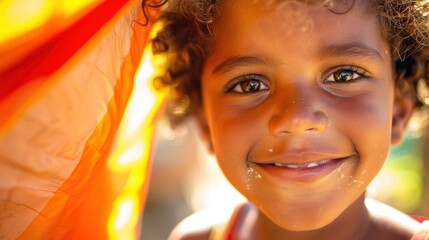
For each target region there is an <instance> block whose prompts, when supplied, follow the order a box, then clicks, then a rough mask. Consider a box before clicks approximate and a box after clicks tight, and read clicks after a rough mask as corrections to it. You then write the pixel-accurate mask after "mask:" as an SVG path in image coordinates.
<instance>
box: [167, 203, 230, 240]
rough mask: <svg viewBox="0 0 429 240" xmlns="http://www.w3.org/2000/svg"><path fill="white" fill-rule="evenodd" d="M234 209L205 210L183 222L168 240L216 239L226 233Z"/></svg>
mask: <svg viewBox="0 0 429 240" xmlns="http://www.w3.org/2000/svg"><path fill="white" fill-rule="evenodd" d="M233 212H234V209H217V208H212V209H204V210H202V211H199V212H196V213H194V214H192V215H190V216H189V217H187V218H185V219H184V220H182V221H181V222H180V223H179V224H178V225H177V226H176V227H175V228H174V229H173V231H172V232H171V233H170V236H169V238H168V240H207V239H216V238H214V236H215V235H216V236H218V235H219V234H221V235H222V233H219V232H222V231H226V228H227V225H228V223H229V221H230V219H231V216H232V214H233Z"/></svg>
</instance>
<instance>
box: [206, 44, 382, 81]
mask: <svg viewBox="0 0 429 240" xmlns="http://www.w3.org/2000/svg"><path fill="white" fill-rule="evenodd" d="M316 55H317V57H318V58H320V59H321V58H325V57H334V56H343V57H361V58H367V59H370V60H373V61H378V62H383V63H384V59H383V57H382V56H381V54H380V53H379V52H378V51H377V50H376V49H374V48H371V47H369V46H367V45H365V44H362V43H356V42H352V43H344V44H332V45H326V46H322V47H321V48H318V50H317V54H316ZM270 62H271V61H268V60H267V59H266V58H264V57H261V56H239V55H237V56H232V57H230V58H228V59H227V60H225V61H223V62H221V63H220V64H218V65H216V67H215V68H214V69H213V72H212V74H213V75H216V74H219V73H221V72H223V73H225V72H228V71H231V70H233V69H234V68H236V67H240V66H249V65H268V64H269V63H270Z"/></svg>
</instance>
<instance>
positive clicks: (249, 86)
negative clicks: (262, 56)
mask: <svg viewBox="0 0 429 240" xmlns="http://www.w3.org/2000/svg"><path fill="white" fill-rule="evenodd" d="M239 85H240V87H241V90H242V91H243V92H256V91H259V89H260V88H261V82H259V81H258V80H249V81H244V82H241V83H240V84H239Z"/></svg>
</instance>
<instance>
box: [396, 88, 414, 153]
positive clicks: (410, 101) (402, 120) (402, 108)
mask: <svg viewBox="0 0 429 240" xmlns="http://www.w3.org/2000/svg"><path fill="white" fill-rule="evenodd" d="M414 108H415V100H414V97H413V96H412V95H411V94H403V93H401V92H400V91H399V90H396V91H395V101H394V105H393V116H392V136H391V144H392V145H398V144H400V143H401V142H402V140H403V138H404V135H405V132H406V130H407V125H408V121H409V120H410V118H411V115H412V113H413V112H414Z"/></svg>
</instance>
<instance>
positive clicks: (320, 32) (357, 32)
mask: <svg viewBox="0 0 429 240" xmlns="http://www.w3.org/2000/svg"><path fill="white" fill-rule="evenodd" d="M333 2H334V4H337V6H340V5H341V4H344V5H341V6H345V5H347V4H350V3H352V4H353V5H352V6H349V7H348V9H346V12H343V13H341V14H339V13H336V12H335V11H337V10H339V8H337V9H335V8H334V10H335V11H333V10H332V9H331V8H329V7H328V6H329V5H326V4H325V3H326V1H323V0H320V1H316V3H315V1H311V2H309V1H293V0H267V1H262V0H225V1H224V2H223V3H222V4H221V6H220V13H221V15H220V18H219V19H218V21H217V23H216V25H215V27H214V31H213V33H214V40H215V41H214V46H213V47H214V48H216V45H218V46H221V47H222V48H224V47H228V45H230V46H232V45H234V43H236V44H235V45H234V48H237V45H239V48H242V49H243V48H244V49H245V48H246V46H247V49H245V50H249V49H251V48H252V47H253V46H252V45H258V44H259V45H261V44H262V43H261V41H265V44H266V43H270V44H271V45H272V44H277V45H282V44H289V45H290V44H292V43H293V42H297V39H298V40H299V41H298V43H300V45H302V44H304V43H306V44H308V45H317V44H322V45H323V44H329V43H330V42H334V41H343V42H347V41H360V40H362V41H364V42H369V43H373V44H375V42H377V41H379V40H380V38H382V34H381V29H380V26H379V21H378V17H377V14H376V12H375V11H374V8H372V7H371V3H370V1H368V0H355V1H349V0H338V1H333ZM330 6H332V5H330ZM344 9H345V8H342V10H344ZM229 43H232V44H229ZM212 49H213V48H212ZM213 50H214V49H213ZM231 50H232V51H236V50H237V49H231ZM238 50H239V49H238Z"/></svg>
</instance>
